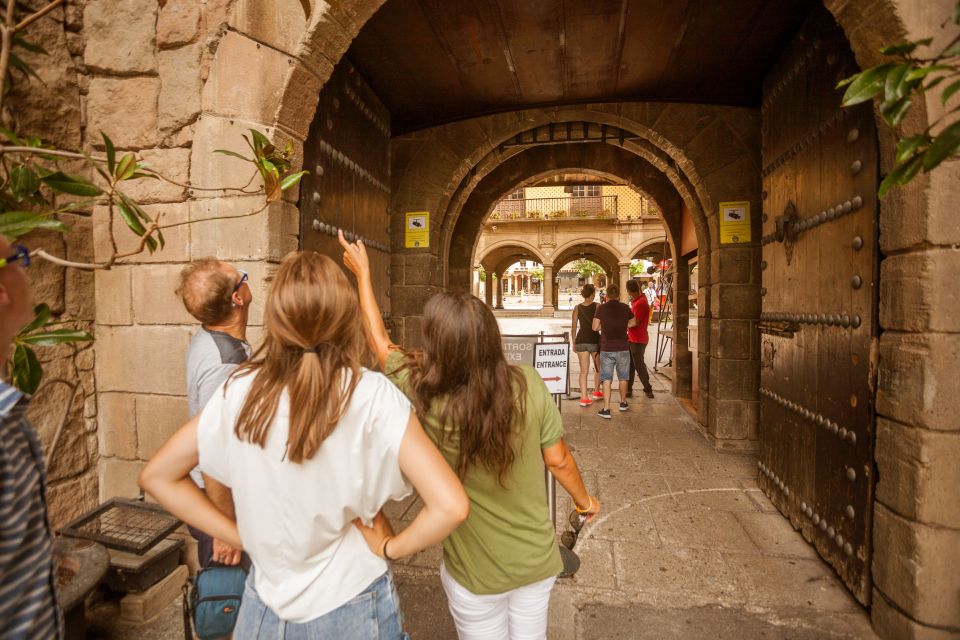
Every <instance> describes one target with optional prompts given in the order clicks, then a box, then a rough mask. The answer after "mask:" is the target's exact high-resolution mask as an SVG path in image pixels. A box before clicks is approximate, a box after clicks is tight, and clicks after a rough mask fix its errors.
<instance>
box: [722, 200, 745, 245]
mask: <svg viewBox="0 0 960 640" xmlns="http://www.w3.org/2000/svg"><path fill="white" fill-rule="evenodd" d="M741 242H750V203H749V202H747V201H743V202H721V203H720V244H737V243H741Z"/></svg>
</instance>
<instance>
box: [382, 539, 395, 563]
mask: <svg viewBox="0 0 960 640" xmlns="http://www.w3.org/2000/svg"><path fill="white" fill-rule="evenodd" d="M391 540H393V536H387V537H386V538H384V539H383V547H382V548H381V549H380V551H382V552H383V559H384V560H386V561H388V562H394V561H395V559H394V558H391V557H390V554H389V553H387V543H388V542H390V541H391Z"/></svg>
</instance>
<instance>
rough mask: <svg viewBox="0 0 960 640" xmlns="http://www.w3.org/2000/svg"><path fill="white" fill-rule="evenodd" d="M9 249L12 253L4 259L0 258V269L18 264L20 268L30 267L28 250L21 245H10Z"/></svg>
mask: <svg viewBox="0 0 960 640" xmlns="http://www.w3.org/2000/svg"><path fill="white" fill-rule="evenodd" d="M10 248H11V249H13V251H14V253H13V255H9V256H7V257H5V258H0V269H3V268H4V267H6V266H7V265H11V264H19V265H20V266H21V267H29V266H30V249H27V248H26V247H25V246H23V245H22V244H15V245H11V246H10Z"/></svg>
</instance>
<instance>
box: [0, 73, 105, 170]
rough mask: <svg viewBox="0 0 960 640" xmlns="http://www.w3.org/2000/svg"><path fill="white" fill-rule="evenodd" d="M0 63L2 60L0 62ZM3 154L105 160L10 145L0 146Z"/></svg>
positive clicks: (0, 151)
mask: <svg viewBox="0 0 960 640" xmlns="http://www.w3.org/2000/svg"><path fill="white" fill-rule="evenodd" d="M0 63H2V60H0ZM5 153H28V154H31V155H41V156H57V157H58V158H71V159H74V160H92V161H93V162H106V161H107V159H106V158H98V157H97V156H92V155H89V154H86V153H77V152H76V151H61V150H60V149H44V148H42V147H15V146H11V145H0V155H3V154H5Z"/></svg>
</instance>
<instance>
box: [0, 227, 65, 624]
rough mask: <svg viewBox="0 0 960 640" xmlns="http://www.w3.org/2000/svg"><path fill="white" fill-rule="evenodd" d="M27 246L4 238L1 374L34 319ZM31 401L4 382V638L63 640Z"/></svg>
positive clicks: (0, 399)
mask: <svg viewBox="0 0 960 640" xmlns="http://www.w3.org/2000/svg"><path fill="white" fill-rule="evenodd" d="M29 256H30V254H29V251H28V250H27V249H26V248H25V247H21V246H19V245H15V246H13V247H11V246H10V245H9V244H8V243H7V241H6V240H5V239H4V238H3V236H0V376H2V375H4V372H5V371H6V366H5V365H6V363H7V361H8V360H9V357H10V348H11V345H12V343H13V339H14V337H15V336H16V335H17V333H18V332H19V331H20V329H21V328H22V327H23V326H24V325H26V324H27V323H28V322H30V320H32V319H33V295H32V293H31V291H30V283H29V282H28V281H27V274H26V272H25V271H24V267H26V266H27V265H29V264H30V257H29ZM29 403H30V399H29V398H28V397H27V396H25V395H23V394H22V393H20V392H19V391H17V390H16V389H14V388H13V387H12V386H10V385H9V384H8V383H7V382H6V381H5V380H3V379H0V638H4V639H5V640H21V639H23V640H26V639H32V638H37V639H41V638H42V639H44V640H47V639H48V638H54V639H56V638H62V637H63V621H62V618H61V615H60V611H59V608H58V607H57V597H56V592H55V585H54V572H53V536H52V534H51V531H50V522H49V520H48V519H47V498H46V483H47V474H46V470H45V469H44V463H43V448H42V447H41V445H40V438H38V437H37V433H36V431H34V429H33V427H32V426H31V425H30V423H29V422H28V421H27V418H26V416H25V413H26V410H27V406H28V405H29Z"/></svg>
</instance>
